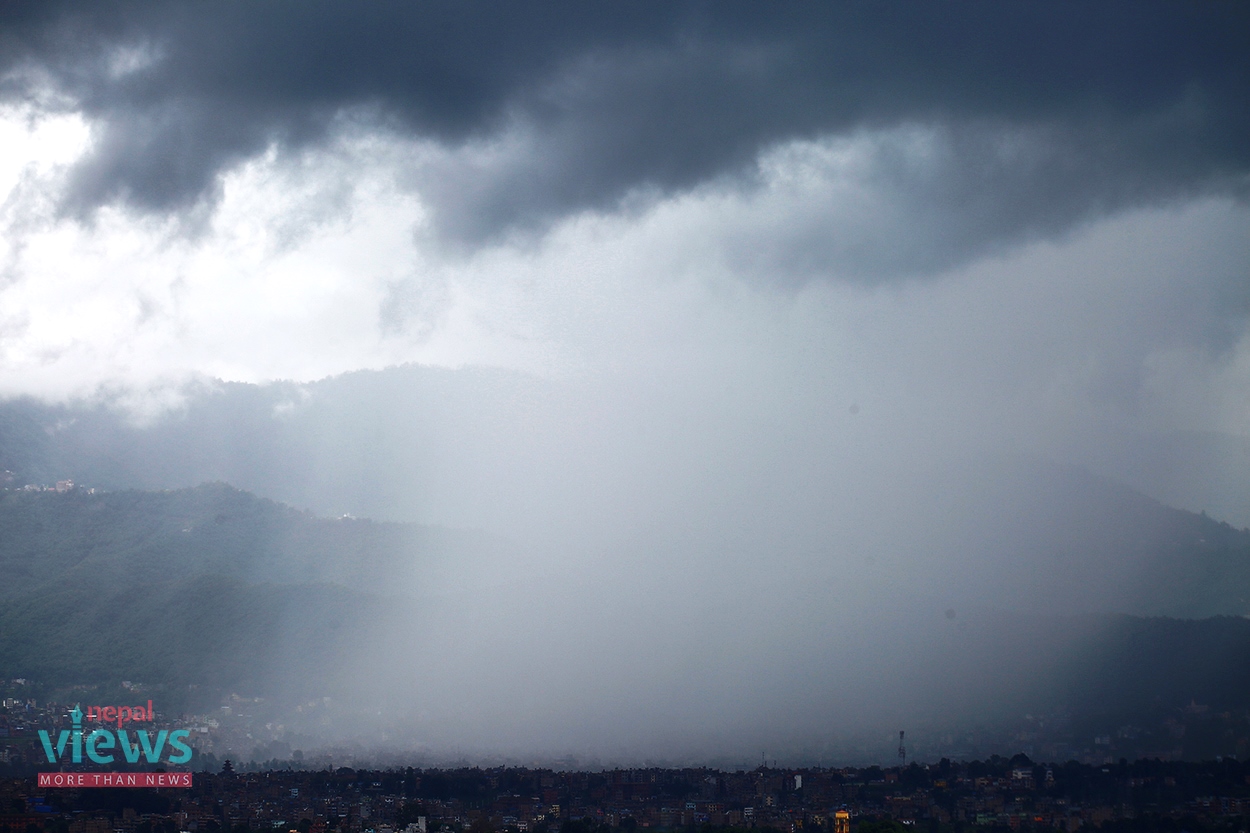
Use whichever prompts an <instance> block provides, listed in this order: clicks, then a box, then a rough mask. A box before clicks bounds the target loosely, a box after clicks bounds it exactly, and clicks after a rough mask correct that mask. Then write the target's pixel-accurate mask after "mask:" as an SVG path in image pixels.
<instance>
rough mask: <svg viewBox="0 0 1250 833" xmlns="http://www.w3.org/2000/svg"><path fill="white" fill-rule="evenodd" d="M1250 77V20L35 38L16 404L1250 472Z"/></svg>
mask: <svg viewBox="0 0 1250 833" xmlns="http://www.w3.org/2000/svg"><path fill="white" fill-rule="evenodd" d="M1248 43H1250V14H1248V13H1247V11H1246V9H1245V7H1244V6H1242V5H1240V4H1235V3H1206V4H1197V3H1146V4H1140V3H1133V4H1116V3H1103V4H1097V5H1094V6H1089V5H1078V4H1055V3H1010V4H1002V3H958V4H942V5H923V6H922V5H914V4H908V5H898V4H814V3H796V4H788V5H785V6H780V7H779V6H776V5H760V4H746V3H678V4H651V3H628V4H626V3H604V4H589V5H588V4H583V3H570V4H563V5H562V4H556V3H544V4H510V3H505V4H494V3H481V4H475V3H462V2H456V3H389V4H388V3H376V4H367V5H365V6H361V5H359V4H351V3H332V2H330V3H309V4H287V3H276V2H274V3H237V4H226V5H224V6H220V5H212V6H210V5H207V4H197V3H164V4H146V3H110V2H90V3H56V2H31V3H10V4H6V6H5V9H4V11H3V21H2V23H0V147H2V151H0V191H2V192H3V193H4V197H3V200H2V201H0V224H2V225H3V235H2V236H0V275H2V278H0V394H3V395H16V394H34V395H36V396H39V397H43V398H48V399H64V398H68V397H90V396H93V395H95V396H98V395H101V394H102V392H103V393H107V394H109V395H117V394H118V392H119V391H120V392H124V393H125V394H126V395H127V396H128V397H129V398H128V399H127V401H128V402H131V403H132V404H133V403H139V404H140V405H144V404H145V403H146V406H147V407H158V408H159V407H163V404H162V403H164V404H167V403H169V402H171V401H176V398H177V397H176V393H174V394H172V395H171V392H176V390H177V388H178V385H179V384H181V383H183V382H184V381H185V380H187V379H188V378H192V377H196V376H201V377H210V378H219V379H224V380H239V381H250V382H262V381H265V380H272V379H293V380H297V381H310V380H315V379H319V378H323V377H326V376H329V375H333V374H338V373H342V372H344V371H348V370H353V369H360V368H382V367H386V366H389V365H394V364H398V363H404V362H417V363H422V364H428V365H436V366H448V367H460V366H466V365H486V366H496V367H504V368H512V369H517V370H521V371H524V372H527V373H533V374H537V375H538V376H542V377H547V378H566V379H567V378H603V374H609V375H611V374H625V375H626V376H629V377H631V378H640V379H648V380H651V381H654V380H663V379H668V380H669V381H671V383H672V385H674V386H676V387H678V388H682V389H688V388H691V387H693V388H694V389H695V393H694V396H696V397H697V396H698V391H697V388H698V386H699V385H700V384H702V383H704V382H708V381H709V380H712V382H711V384H712V386H713V387H715V386H716V385H718V384H719V382H717V381H715V380H718V379H722V378H724V377H726V376H727V375H728V376H733V377H735V378H740V379H744V380H748V381H745V382H743V384H744V385H746V386H747V387H754V388H755V389H756V390H755V392H756V394H757V395H758V396H759V397H768V396H775V395H776V394H777V390H775V389H776V388H779V387H786V385H787V381H786V380H787V379H789V380H791V381H792V382H793V384H791V387H792V388H795V389H796V390H797V389H798V388H801V387H803V386H807V385H818V386H820V387H822V388H823V390H824V391H825V393H827V394H828V395H827V396H822V397H815V396H812V397H811V398H810V400H809V401H808V406H804V404H803V401H802V396H801V395H799V398H798V399H796V400H794V401H793V402H791V403H790V405H788V406H787V407H793V408H795V409H797V410H798V411H799V412H802V411H803V410H804V408H805V407H809V409H810V406H811V403H812V402H815V401H816V400H817V399H819V400H820V401H821V403H822V404H821V406H820V407H822V408H824V407H836V409H837V410H839V411H841V410H844V409H851V408H852V407H854V408H855V409H860V408H862V409H864V410H865V413H866V414H873V413H875V415H876V417H877V418H879V419H896V420H898V427H899V430H900V431H901V432H903V433H904V434H906V435H907V436H923V437H924V440H925V441H931V440H936V439H937V438H938V437H940V436H942V435H943V434H944V433H949V432H950V430H952V429H951V426H955V425H961V424H962V425H965V426H975V427H972V428H970V430H966V431H964V432H963V434H976V435H980V434H983V433H984V432H985V431H990V432H992V433H994V434H996V435H1006V436H1008V437H1009V440H1008V441H1007V446H1008V447H1009V448H1011V449H1012V450H1020V451H1026V452H1029V453H1043V454H1045V453H1050V452H1054V453H1057V454H1058V455H1059V456H1060V457H1064V456H1066V457H1073V458H1076V459H1078V460H1080V459H1081V458H1083V457H1086V456H1089V455H1095V454H1096V453H1103V454H1104V456H1107V454H1108V453H1109V452H1107V451H1106V449H1107V438H1108V437H1111V436H1134V437H1147V436H1154V435H1162V434H1167V433H1168V432H1214V433H1215V434H1217V435H1226V436H1231V437H1234V438H1238V437H1240V438H1244V437H1245V436H1246V434H1247V426H1248V425H1250V340H1248V339H1247V323H1248V320H1250V318H1248V316H1250V279H1248V278H1247V275H1248V274H1250V212H1248V211H1247V206H1246V202H1245V198H1246V195H1247V188H1248V186H1250V178H1248V177H1250V107H1248V106H1247V103H1246V102H1247V95H1246V93H1247V89H1248V84H1247V81H1248V80H1250V48H1248ZM798 380H801V381H798ZM770 386H771V387H772V388H773V389H772V390H770V389H769V388H770ZM792 392H794V391H792ZM796 395H797V394H796ZM826 400H827V401H826ZM154 403H155V404H154ZM920 414H924V416H923V418H920V417H919V415H920ZM941 425H945V426H946V428H941V427H935V426H941ZM917 432H919V433H917ZM955 433H960V432H958V431H956V432H955ZM1039 437H1040V438H1041V439H1038V438H1039ZM1125 454H1127V455H1128V456H1131V454H1130V453H1129V452H1124V454H1121V457H1123V456H1125ZM1108 465H1110V464H1108ZM1120 467H1121V468H1122V469H1123V468H1124V466H1123V465H1121V466H1120ZM1113 468H1114V466H1113ZM1160 488H1162V487H1160ZM1164 491H1166V489H1164ZM1165 497H1166V496H1165ZM1195 501H1197V502H1200V501H1198V499H1197V498H1195V499H1194V500H1192V501H1191V503H1194V502H1195ZM1194 508H1202V507H1198V506H1195V507H1194ZM1224 514H1225V515H1226V516H1231V515H1235V514H1236V511H1235V508H1234V509H1233V510H1225V512H1224ZM1247 515H1248V516H1250V507H1247Z"/></svg>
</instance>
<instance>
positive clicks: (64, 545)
mask: <svg viewBox="0 0 1250 833" xmlns="http://www.w3.org/2000/svg"><path fill="white" fill-rule="evenodd" d="M498 545H499V542H495V541H492V540H490V539H487V538H486V537H485V536H477V535H474V534H471V533H457V532H454V531H449V530H439V529H434V528H429V527H420V526H417V525H412V524H389V523H374V522H372V521H368V520H359V519H352V518H342V519H338V520H328V519H323V518H317V517H315V516H312V515H310V514H308V513H306V512H299V511H297V510H294V509H292V508H290V507H288V506H283V505H281V504H278V503H275V502H273V501H270V500H265V499H263V498H258V497H256V496H255V495H252V494H249V493H247V492H243V491H240V490H238V489H234V488H232V487H230V486H227V485H225V484H222V483H212V484H205V485H202V486H198V487H195V488H192V489H181V490H173V491H165V492H140V491H123V492H96V493H95V494H88V493H87V492H86V491H84V490H79V489H71V490H69V491H66V492H63V493H57V492H53V491H23V490H12V489H10V490H7V491H0V575H2V576H4V577H5V580H4V581H3V582H0V678H7V677H31V678H34V679H37V680H40V681H43V682H46V683H49V684H53V685H60V684H74V683H82V682H87V681H103V682H107V683H112V684H116V683H117V682H118V681H120V680H123V679H130V680H140V681H156V682H161V683H168V684H171V685H173V686H174V687H175V689H177V691H179V692H181V693H179V694H177V695H176V697H175V699H176V701H179V702H180V701H182V700H183V699H184V697H183V695H184V694H185V688H186V686H188V685H192V686H196V687H203V688H204V689H205V693H206V694H207V693H208V692H216V691H220V690H227V689H232V688H241V689H243V690H251V691H262V692H264V691H268V690H271V689H275V688H277V687H278V685H279V683H281V685H282V686H284V687H290V688H293V689H294V691H293V693H301V692H303V691H306V690H309V689H311V690H317V691H321V690H322V688H323V687H324V685H325V675H323V674H319V672H318V670H317V668H318V665H319V664H322V663H326V664H330V665H334V664H336V663H341V662H342V661H343V660H344V659H345V658H346V657H347V656H349V655H350V654H351V653H352V651H353V650H355V646H356V645H359V644H360V643H361V642H362V641H368V640H369V639H371V638H372V637H371V629H372V628H374V627H375V626H376V623H378V622H380V621H382V620H383V619H384V618H385V616H387V615H391V614H393V613H394V612H395V611H396V610H398V609H399V608H401V607H402V606H403V605H409V604H413V603H415V600H416V599H418V598H419V597H421V596H422V595H425V596H429V595H431V594H437V593H439V592H448V589H449V588H448V587H447V585H446V582H441V579H440V577H441V576H444V575H445V574H446V573H447V570H448V566H449V565H448V562H457V561H461V560H463V559H473V558H480V557H487V556H488V554H489V552H490V547H492V546H498ZM451 589H452V590H454V589H455V588H451ZM300 679H303V680H305V681H306V682H307V686H300V685H296V686H293V687H292V686H290V682H291V681H292V680H300ZM210 696H211V695H210Z"/></svg>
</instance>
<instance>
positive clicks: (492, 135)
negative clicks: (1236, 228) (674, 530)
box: [0, 2, 1250, 275]
mask: <svg viewBox="0 0 1250 833" xmlns="http://www.w3.org/2000/svg"><path fill="white" fill-rule="evenodd" d="M5 15H6V19H5V22H4V26H3V35H2V37H3V41H2V42H0V46H2V49H0V55H3V62H4V65H3V68H2V70H3V72H4V73H6V74H5V76H4V78H5V80H4V87H3V90H4V94H5V95H6V96H7V97H8V98H9V99H10V100H13V99H22V98H32V97H40V100H41V101H44V102H47V101H61V102H62V103H63V104H64V106H72V107H75V108H80V109H82V110H83V111H84V112H85V113H87V114H88V115H89V116H90V117H92V118H93V119H95V120H97V122H98V124H99V125H100V127H101V133H100V138H99V141H98V142H97V144H96V146H95V147H94V149H93V151H92V152H91V154H90V155H89V156H88V157H87V158H86V159H85V160H83V161H82V162H81V163H80V164H79V166H78V167H77V168H76V170H75V171H74V174H73V177H72V187H71V190H70V192H69V195H68V197H67V207H68V208H69V209H71V210H73V211H75V212H79V213H86V212H89V211H90V210H91V209H93V208H95V207H97V206H99V205H102V204H105V203H108V202H111V201H118V200H120V201H123V202H126V203H128V204H130V205H132V206H134V207H138V208H141V209H145V210H150V211H170V210H178V209H182V208H185V207H186V206H188V205H191V204H195V203H197V202H201V201H203V200H205V199H207V200H209V201H210V202H211V200H212V198H213V195H214V189H215V187H216V183H217V175H218V174H219V173H220V172H221V171H222V170H223V169H224V168H225V167H227V166H229V165H231V164H233V163H237V162H238V161H240V160H243V159H246V158H248V157H250V156H253V155H255V154H257V153H259V152H262V151H263V150H264V149H266V148H268V147H270V146H271V145H277V146H278V147H280V148H282V149H284V150H298V149H300V148H304V147H309V146H315V145H317V144H318V143H321V142H324V141H325V140H326V139H327V138H328V137H330V136H332V135H334V133H335V132H336V131H337V130H340V129H342V128H343V127H344V126H346V125H355V126H360V125H363V126H365V127H367V128H381V129H385V130H388V131H392V132H394V133H397V134H399V135H406V136H415V137H423V138H428V139H432V140H435V141H437V142H439V143H440V144H442V145H444V146H445V147H447V148H449V149H451V150H453V151H455V150H456V149H458V148H464V147H474V146H478V145H481V144H489V143H490V142H491V141H492V140H494V139H500V138H507V139H509V140H510V143H505V145H506V149H505V150H502V151H499V152H497V153H494V154H488V155H487V156H488V158H487V160H486V161H481V160H480V159H477V157H474V156H473V155H472V154H463V155H462V158H457V157H456V156H455V154H454V153H453V155H452V157H451V159H452V161H450V162H446V163H445V164H443V165H442V166H437V165H436V166H434V167H433V168H429V169H427V170H424V171H423V172H420V173H419V174H417V175H416V182H417V183H418V184H419V187H420V188H421V190H422V192H423V193H424V194H425V195H426V197H427V199H430V200H431V201H432V203H433V208H434V210H435V219H436V222H437V224H438V226H439V228H440V229H441V230H442V232H443V233H444V234H445V235H447V236H449V237H450V238H453V239H458V240H461V241H464V242H467V243H470V244H474V243H480V242H482V241H485V240H490V239H494V238H496V237H497V236H498V235H500V234H503V233H507V232H509V231H515V230H518V229H520V230H526V229H536V230H541V229H542V228H544V227H545V226H546V225H547V224H549V223H550V222H552V221H554V220H556V219H558V218H560V217H562V216H566V215H568V214H569V213H571V212H576V211H579V210H583V209H587V208H599V209H603V208H608V209H610V208H612V207H614V206H616V205H618V204H619V203H620V201H621V200H622V199H623V198H625V197H627V196H628V195H629V194H630V193H632V192H639V191H640V192H643V193H673V192H680V191H682V190H685V189H689V188H692V187H695V186H698V185H700V184H704V183H708V182H713V181H717V180H718V179H723V178H730V179H732V180H735V181H742V182H746V183H749V182H750V181H751V179H752V174H753V173H754V172H755V163H756V161H757V160H758V158H759V155H760V153H761V152H762V151H765V150H767V149H768V148H770V147H774V146H776V145H778V144H779V143H783V142H786V141H787V140H793V139H815V138H820V137H827V136H840V135H842V136H846V135H853V134H855V133H856V132H857V131H876V130H881V129H889V128H894V127H906V126H909V125H927V126H935V127H938V128H940V129H941V130H943V131H944V133H943V135H945V136H947V137H952V138H951V141H950V143H949V144H947V145H943V146H941V147H939V148H938V150H939V152H938V154H937V156H936V158H935V159H933V160H931V164H923V161H922V162H921V163H916V162H915V161H914V160H913V161H912V162H911V163H909V164H900V165H893V166H890V165H887V164H886V163H885V162H882V163H881V168H880V171H879V172H878V173H877V174H874V177H876V178H878V179H880V178H886V179H893V180H894V181H892V182H888V183H887V185H888V186H889V188H891V189H893V190H892V193H894V194H896V198H897V201H898V203H899V204H900V205H902V206H903V208H901V209H900V210H899V217H900V219H901V221H902V222H906V223H908V224H919V225H920V226H921V234H920V236H919V237H918V238H917V240H918V241H919V243H918V247H919V248H918V249H917V251H919V252H920V253H919V254H917V253H916V252H911V251H909V250H908V249H907V248H906V247H904V248H903V249H901V250H898V249H894V248H892V247H890V246H882V245H878V244H875V243H874V242H873V241H872V240H871V239H870V238H868V239H866V240H865V241H864V242H863V243H862V244H856V245H857V246H858V249H860V250H862V251H863V252H866V253H867V254H863V255H862V258H864V259H865V260H866V262H865V263H864V264H861V265H859V266H856V265H855V264H852V265H851V268H852V269H853V270H857V271H861V272H864V273H865V274H870V275H871V274H874V273H881V274H891V273H905V272H909V271H918V270H922V269H925V268H933V267H937V266H942V265H947V264H948V263H951V262H957V261H959V260H960V259H961V258H964V257H966V256H968V255H970V254H975V253H978V252H981V251H984V250H985V249H986V247H987V246H993V245H995V244H999V243H1003V242H1011V241H1014V240H1018V239H1020V238H1022V237H1026V236H1030V235H1036V234H1048V233H1053V232H1055V231H1058V230H1062V229H1064V228H1066V227H1069V226H1071V225H1072V224H1074V223H1076V222H1079V221H1080V220H1082V219H1085V218H1088V217H1091V216H1096V215H1099V214H1102V213H1105V212H1110V211H1114V210H1116V209H1119V208H1123V207H1126V206H1132V205H1140V204H1143V203H1149V202H1157V201H1161V200H1167V199H1173V198H1178V197H1189V196H1194V195H1196V194H1201V193H1210V192H1222V193H1236V194H1238V195H1241V194H1244V191H1245V188H1246V186H1247V174H1248V172H1250V104H1248V103H1247V102H1248V101H1250V98H1247V95H1246V93H1247V90H1250V11H1248V10H1247V7H1246V6H1244V5H1241V4H1233V3H1223V4H1219V3H1208V4H1190V3H1186V4H1179V3H1177V4H1171V3H1146V4H1141V3H1134V4H1114V3H1104V4H1080V5H1078V4H1062V3H1034V4H1029V3H1011V4H1003V3H959V4H940V5H939V4H929V5H919V4H907V5H903V4H886V3H882V4H873V5H868V4H814V3H798V4H788V5H777V4H748V3H715V4H713V3H707V4H702V3H686V4H650V3H600V4H585V3H568V4H555V3H543V4H517V3H505V4H491V3H462V2H457V3H390V4H384V3H373V4H354V3H299V4H294V3H280V2H271V3H246V4H245V3H231V4H190V3H182V4H150V5H149V4H129V3H120V4H119V3H112V4H105V3H83V4H74V3H68V4H51V3H32V4H26V5H22V4H17V5H9V6H8V7H6V12H5ZM124 49H129V50H131V51H130V52H129V53H127V52H124V51H120V50H124ZM127 55H129V56H130V58H131V61H132V65H131V71H128V72H127V71H124V70H125V69H126V66H125V59H126V57H127ZM145 55H146V56H147V58H148V60H147V61H146V63H145V62H144V61H143V60H135V57H136V56H138V57H139V58H142V57H143V56H145ZM66 102H68V103H66ZM1013 142H1014V143H1015V144H1014V146H1013V149H1012V150H1011V152H1009V153H1004V152H1003V148H1004V145H1012V143H1013ZM475 160H476V161H475ZM878 161H880V160H878ZM926 225H927V226H929V227H927V228H926V227H925V226H926ZM814 234H815V236H816V238H819V237H820V234H819V230H816V232H814ZM921 244H923V245H921ZM813 245H815V244H813ZM819 248H820V247H819V246H818V245H816V252H817V254H816V255H814V257H815V258H816V260H817V261H818V262H819V261H820V256H819ZM913 248H915V247H913Z"/></svg>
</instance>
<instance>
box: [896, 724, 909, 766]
mask: <svg viewBox="0 0 1250 833" xmlns="http://www.w3.org/2000/svg"><path fill="white" fill-rule="evenodd" d="M906 764H907V747H906V746H904V745H903V730H902V729H899V730H898V765H899V766H905V765H906Z"/></svg>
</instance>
